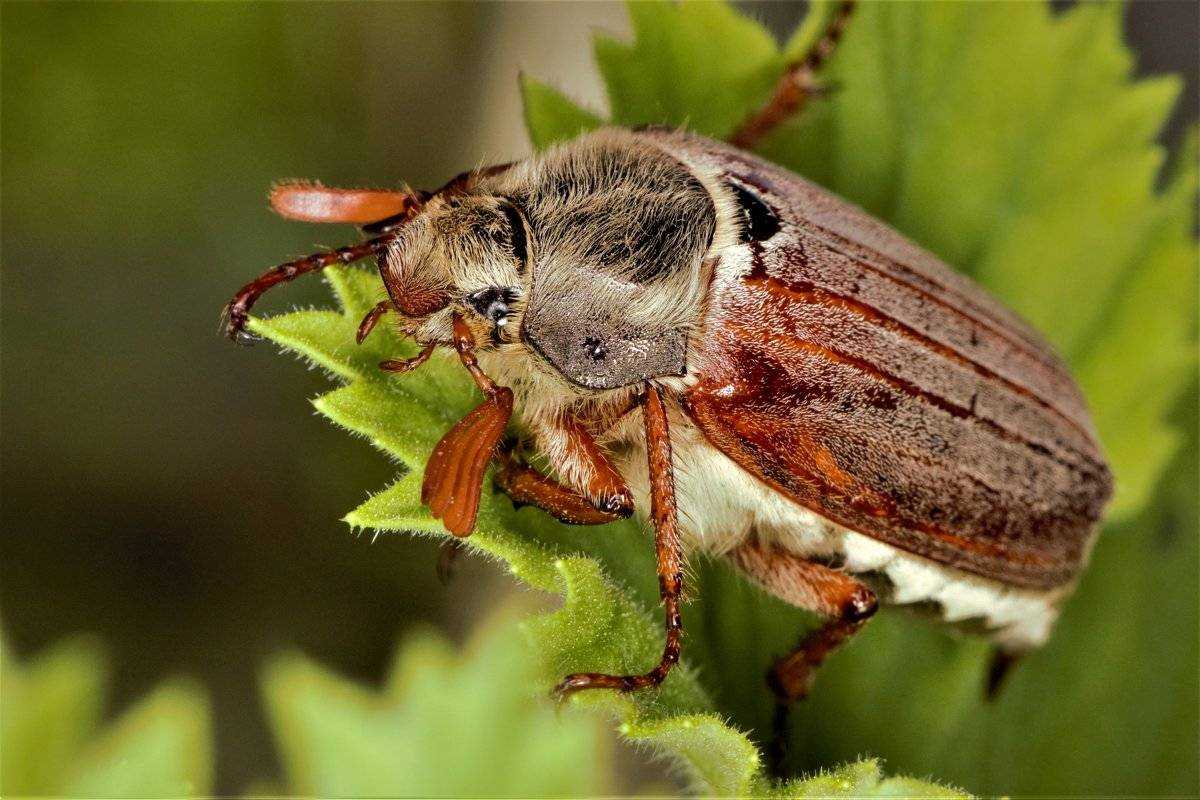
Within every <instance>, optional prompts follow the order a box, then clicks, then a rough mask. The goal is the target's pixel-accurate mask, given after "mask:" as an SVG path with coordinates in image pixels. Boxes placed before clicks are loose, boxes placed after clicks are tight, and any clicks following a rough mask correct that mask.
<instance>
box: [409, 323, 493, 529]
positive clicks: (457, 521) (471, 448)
mask: <svg viewBox="0 0 1200 800" xmlns="http://www.w3.org/2000/svg"><path fill="white" fill-rule="evenodd" d="M454 349H455V350H457V351H458V357H459V359H460V360H461V361H462V363H463V366H464V367H466V368H467V371H468V372H470V373H471V377H473V378H474V379H475V384H476V385H477V386H478V387H479V389H480V391H482V392H483V394H484V397H485V399H484V401H483V402H482V403H480V404H479V405H478V406H476V407H475V409H474V410H473V411H472V412H471V413H470V414H467V416H465V417H463V418H462V419H461V420H459V422H458V424H457V425H455V426H454V427H453V428H451V429H450V431H449V432H448V433H447V434H446V435H445V436H443V437H442V439H441V441H439V442H438V443H437V446H436V447H434V448H433V453H432V454H431V455H430V456H429V462H428V463H427V464H426V465H425V478H424V480H423V481H422V483H421V502H422V503H424V504H425V505H426V506H428V507H429V510H430V511H431V512H432V513H433V516H434V518H435V519H440V520H442V524H444V525H445V526H446V530H448V531H450V532H451V533H453V534H454V535H455V536H469V535H470V534H471V531H472V529H474V527H475V517H476V515H477V514H478V513H479V495H480V492H481V491H482V489H483V476H484V473H486V472H487V467H488V464H489V463H491V460H492V457H493V456H494V455H495V453H496V445H497V444H499V442H500V437H501V436H503V435H504V428H505V427H506V426H507V425H508V420H509V418H510V417H511V416H512V408H513V393H512V389H509V388H508V387H506V386H498V385H496V383H495V382H494V381H492V379H491V378H489V377H488V376H487V375H485V374H484V372H483V370H482V369H480V367H479V362H478V361H477V360H476V359H475V339H474V337H473V336H471V331H470V329H469V328H467V325H466V323H465V322H463V320H462V317H460V316H459V315H458V314H455V315H454ZM427 357H428V356H426V358H427ZM417 358H421V356H420V355H418V356H417Z"/></svg>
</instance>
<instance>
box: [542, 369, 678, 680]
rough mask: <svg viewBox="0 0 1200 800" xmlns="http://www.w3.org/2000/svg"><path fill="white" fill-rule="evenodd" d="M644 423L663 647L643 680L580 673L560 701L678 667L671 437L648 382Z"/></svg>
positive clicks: (659, 397) (658, 395)
mask: <svg viewBox="0 0 1200 800" xmlns="http://www.w3.org/2000/svg"><path fill="white" fill-rule="evenodd" d="M642 415H643V417H644V418H645V423H646V452H647V457H648V460H649V466H650V518H651V520H652V521H653V523H654V547H655V551H656V552H657V554H658V587H659V595H660V596H661V597H662V604H663V612H664V615H665V617H666V632H667V642H666V646H665V647H663V653H662V657H661V658H660V659H659V661H658V664H657V665H656V666H655V667H654V669H652V670H650V671H649V672H647V673H645V674H643V675H606V674H604V673H599V672H579V673H575V674H573V675H568V676H567V677H565V678H563V679H562V682H560V683H559V684H558V686H557V687H555V692H556V693H557V694H558V695H559V696H560V697H561V696H564V695H567V694H570V693H572V692H577V691H580V690H582V689H619V690H621V691H623V692H628V691H632V690H634V689H643V688H646V687H649V686H658V685H659V684H661V683H662V682H663V681H664V680H665V679H666V677H667V674H668V673H669V672H670V671H671V668H672V667H674V666H675V665H676V664H677V663H679V643H680V639H681V637H682V636H683V620H682V619H681V617H680V615H679V599H680V595H681V594H682V593H683V553H682V550H681V547H680V541H679V524H678V514H677V513H676V508H675V473H674V471H673V468H672V466H671V436H670V431H669V429H668V428H667V408H666V405H665V404H664V403H663V399H662V394H661V393H660V392H659V390H658V387H656V386H655V385H654V384H652V383H649V382H647V383H646V387H645V394H644V395H643V398H642Z"/></svg>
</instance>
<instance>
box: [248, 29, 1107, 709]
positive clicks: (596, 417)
mask: <svg viewBox="0 0 1200 800" xmlns="http://www.w3.org/2000/svg"><path fill="white" fill-rule="evenodd" d="M844 20H845V13H843V14H841V15H839V16H838V18H837V19H836V20H835V23H834V25H833V27H832V28H831V29H830V31H829V32H828V33H827V35H826V36H825V38H824V39H823V40H822V41H821V42H820V43H819V44H818V45H817V48H816V49H815V50H814V55H813V56H811V57H810V58H808V59H806V60H805V61H802V62H799V63H798V64H796V65H794V66H793V68H792V69H790V70H789V72H788V73H787V74H786V75H785V76H784V78H783V80H781V82H780V86H779V89H778V90H777V91H776V93H775V96H774V97H773V98H772V100H771V102H770V104H769V105H768V106H767V107H765V108H764V109H763V110H762V111H760V112H759V113H758V114H756V115H754V116H752V117H751V118H750V119H749V120H747V122H746V124H745V125H744V126H743V127H742V128H741V129H740V130H739V132H738V133H737V134H736V135H735V137H734V141H735V142H737V143H738V144H740V145H743V146H748V145H750V144H753V143H754V142H755V141H756V140H757V139H758V138H759V137H760V136H761V135H762V134H763V133H765V132H766V131H767V130H769V129H770V128H771V127H773V126H774V125H775V124H776V123H778V121H779V120H780V119H782V118H783V117H785V116H787V114H789V113H791V112H794V111H795V110H796V108H797V107H798V106H799V105H800V103H801V102H802V101H803V98H804V96H805V91H804V89H805V87H807V86H810V85H811V81H810V80H808V78H809V77H810V76H811V74H812V72H813V71H815V69H816V68H817V67H818V66H819V65H820V62H821V60H822V59H823V58H824V56H825V55H827V54H828V52H829V49H830V48H831V47H832V44H833V42H834V41H835V40H836V38H837V34H838V32H839V31H840V28H841V24H842V23H843V22H844ZM272 204H273V206H274V207H275V209H276V210H277V211H279V212H280V213H282V214H283V215H285V216H288V217H292V218H296V219H304V220H313V221H323V222H354V223H359V224H365V225H366V229H367V230H368V231H370V232H372V233H375V234H378V235H377V236H376V238H373V239H370V240H369V241H366V242H364V243H362V244H359V245H355V246H351V247H347V248H343V249H340V250H336V251H332V252H330V253H323V254H317V255H314V256H310V257H309V258H306V259H302V260H300V261H296V262H292V263H290V264H285V265H283V266H281V267H278V268H276V269H275V270H273V271H271V272H269V273H267V274H266V275H265V276H263V277H262V278H260V279H259V280H257V281H255V282H254V283H251V284H249V285H248V286H246V287H245V288H244V289H243V290H242V291H241V292H240V293H239V294H238V295H237V296H236V297H235V298H234V300H233V301H232V302H231V303H230V305H229V307H228V309H227V311H228V313H229V329H228V330H229V332H230V333H231V334H232V335H238V334H239V333H240V332H241V330H242V327H243V325H244V322H245V320H246V315H247V312H248V310H249V308H250V305H251V304H252V303H253V301H254V300H255V299H256V298H257V296H258V295H259V294H261V293H262V291H264V290H265V289H267V288H269V287H270V286H272V285H274V284H276V283H279V282H281V281H283V280H287V279H289V278H292V277H295V276H296V275H299V274H303V273H305V272H310V271H313V270H316V269H320V268H321V267H324V266H326V265H328V264H334V263H348V262H350V261H354V260H357V259H360V258H364V257H366V256H368V255H375V256H377V257H378V263H379V270H380V274H381V276H382V277H383V281H384V284H385V286H386V288H387V291H388V295H389V297H388V299H387V300H385V301H383V302H381V303H380V305H379V306H377V307H376V309H375V310H374V311H373V312H372V313H371V314H370V315H368V317H367V318H366V319H364V320H363V325H362V327H361V328H360V332H359V336H360V341H361V338H362V337H364V336H366V335H367V334H368V333H369V332H370V330H371V328H372V327H373V326H374V325H375V324H376V322H377V321H378V320H379V319H380V317H381V315H383V314H384V313H387V312H395V313H396V314H397V315H398V316H399V317H400V318H401V322H400V327H401V330H402V331H403V332H404V333H405V334H407V335H409V336H411V337H412V338H413V339H414V340H415V341H416V342H418V343H419V344H421V345H423V346H424V349H423V350H422V351H421V353H420V355H418V356H417V357H416V358H414V359H410V360H408V361H395V362H384V364H383V365H381V366H382V367H383V368H384V369H389V370H393V371H399V370H409V369H412V368H415V367H416V366H419V364H420V363H422V362H423V361H424V360H425V359H427V358H428V357H429V355H430V353H431V352H432V351H433V349H434V348H436V347H439V346H445V347H453V348H454V349H455V350H456V351H457V352H458V354H459V357H460V358H461V360H462V363H463V364H464V365H465V366H466V368H467V369H468V370H470V372H471V374H472V375H473V377H474V379H475V381H476V383H477V385H478V386H479V388H480V389H481V390H482V391H483V392H484V394H485V397H486V399H485V401H484V402H483V403H482V404H481V405H480V406H479V407H478V408H476V409H475V410H474V411H473V412H471V414H469V415H468V416H467V417H466V418H465V419H463V420H462V421H461V422H459V423H458V424H457V425H456V426H454V428H453V429H452V430H451V431H450V432H449V433H447V434H446V435H445V437H444V438H443V439H442V440H441V442H440V443H439V444H438V446H437V447H436V449H435V451H434V453H433V454H432V456H431V457H430V459H429V463H428V466H427V468H426V472H425V476H424V485H423V493H422V500H423V501H424V502H425V503H426V504H427V505H428V506H429V508H430V509H431V510H432V512H433V514H434V515H435V516H436V517H438V518H440V519H442V520H443V521H444V523H445V525H446V527H447V529H448V530H450V531H451V532H452V533H454V534H455V535H457V536H467V535H468V534H469V533H470V532H471V529H472V527H473V525H474V521H475V515H476V510H477V508H478V503H479V495H480V491H481V488H482V485H483V480H484V476H485V473H486V470H487V468H488V466H489V465H490V464H492V463H495V464H496V465H497V470H496V477H495V481H496V484H497V485H498V486H499V487H500V488H501V489H502V490H504V491H505V492H507V493H508V494H509V495H510V496H511V497H512V498H513V500H514V501H518V502H522V503H531V504H536V505H538V506H541V507H542V508H544V509H546V510H547V511H549V512H550V513H551V514H553V515H554V516H556V517H557V518H559V519H562V520H564V521H567V522H571V523H576V524H598V523H603V522H608V521H611V520H615V519H619V518H622V517H626V516H629V515H630V514H632V513H633V510H634V509H635V508H641V509H649V516H650V519H651V520H652V521H653V525H654V530H655V542H656V548H657V554H658V574H659V581H660V586H661V594H662V602H663V605H664V608H665V613H666V636H667V642H666V647H665V649H664V652H663V655H662V658H661V660H660V662H659V663H658V664H657V665H656V666H654V667H653V669H651V670H650V671H648V672H646V673H645V674H641V675H605V674H596V673H582V674H575V675H570V676H567V677H566V678H565V679H564V680H563V681H562V683H561V684H560V686H559V688H560V690H561V691H564V692H568V691H575V690H579V689H586V688H597V687H599V688H616V689H620V690H631V689H637V688H641V687H646V686H654V685H657V684H658V683H660V682H661V681H662V680H663V678H664V677H665V676H666V675H667V673H668V671H669V670H670V669H671V667H672V666H673V665H674V664H675V663H676V662H677V661H678V658H679V641H680V634H681V630H682V628H681V625H682V623H681V619H680V612H679V598H680V592H681V590H682V582H683V577H682V575H683V571H682V564H683V557H684V552H685V551H686V550H689V549H698V550H702V551H706V552H709V553H713V554H718V555H722V556H725V557H727V558H728V559H729V560H730V561H731V562H732V563H733V564H735V565H736V566H737V567H738V568H740V569H741V570H742V571H743V572H744V573H745V574H746V576H747V577H749V578H750V579H751V580H753V581H755V582H757V583H759V584H761V585H762V586H763V587H765V588H766V589H767V590H769V591H770V592H772V593H774V594H776V595H777V596H779V597H781V598H783V599H785V600H787V601H788V602H791V603H793V604H795V605H797V606H800V607H802V608H806V609H809V610H811V611H814V612H817V613H819V614H821V615H823V616H824V617H826V618H827V620H828V621H827V622H826V624H824V625H823V626H822V627H821V628H819V629H818V630H816V631H814V632H812V633H810V634H809V635H808V636H807V637H805V639H804V640H803V641H802V642H801V643H800V645H799V646H798V647H797V649H796V650H795V651H794V652H793V653H791V654H789V655H787V656H785V657H783V658H781V659H779V660H778V662H776V664H775V667H774V668H773V669H772V672H771V675H770V685H771V688H772V690H773V691H774V692H775V694H776V696H777V698H778V700H779V701H780V704H781V706H782V707H786V705H787V704H788V703H790V702H792V701H794V700H795V699H796V698H798V697H801V696H803V695H804V694H805V692H806V691H807V688H808V684H809V681H810V678H811V675H812V672H813V670H814V668H815V667H816V666H817V665H819V664H820V663H821V662H822V661H823V660H824V658H825V657H826V655H827V654H828V653H829V652H830V651H831V650H832V649H833V648H835V647H837V646H838V645H839V644H840V643H842V642H843V641H844V640H845V639H846V638H847V637H849V636H850V635H851V634H853V633H854V632H855V631H856V630H858V629H859V628H860V627H861V626H862V625H863V623H864V622H865V621H866V620H867V619H868V618H869V617H870V616H871V615H872V614H873V613H874V611H875V610H876V607H877V604H878V603H879V602H884V603H892V604H898V605H914V606H917V605H919V606H920V607H922V608H926V609H931V610H933V611H934V612H935V613H936V614H937V615H939V616H940V617H941V618H942V619H943V620H944V621H946V622H949V623H966V622H969V623H970V624H971V625H972V627H973V629H976V630H978V629H983V630H984V631H986V632H987V633H988V635H990V636H991V637H992V639H993V640H994V641H995V642H997V644H998V645H999V646H1000V648H1001V650H1002V652H1005V653H1008V654H1016V653H1020V652H1022V651H1024V650H1027V649H1030V648H1033V647H1036V646H1038V645H1040V644H1041V643H1042V642H1044V641H1045V639H1046V637H1047V636H1048V634H1049V631H1050V628H1051V626H1052V623H1053V621H1054V619H1055V617H1056V616H1057V613H1058V606H1059V604H1060V601H1061V600H1062V599H1063V598H1064V597H1065V596H1066V595H1067V594H1068V593H1069V592H1070V591H1071V589H1072V587H1073V585H1074V583H1075V581H1076V579H1077V577H1078V575H1079V573H1080V570H1081V569H1082V568H1083V566H1084V564H1085V562H1086V560H1087V556H1088V552H1089V549H1090V547H1091V544H1092V541H1093V538H1094V536H1093V534H1094V531H1095V529H1096V524H1097V522H1098V521H1099V520H1100V518H1101V514H1102V511H1103V509H1104V506H1105V503H1106V501H1107V499H1108V497H1109V495H1110V493H1111V477H1110V474H1109V470H1108V467H1107V464H1106V463H1105V458H1104V455H1103V453H1102V451H1101V449H1100V447H1099V445H1098V443H1097V440H1096V434H1095V431H1094V429H1093V427H1092V423H1091V421H1090V419H1089V416H1088V412H1087V409H1086V406H1085V404H1084V401H1083V398H1082V397H1081V395H1080V392H1079V390H1078V388H1077V387H1076V385H1075V383H1074V382H1073V380H1072V378H1071V376H1070V374H1069V373H1068V372H1067V370H1066V368H1065V367H1064V365H1063V364H1062V362H1061V361H1060V360H1059V359H1058V357H1057V356H1056V355H1055V354H1054V353H1053V352H1052V350H1051V349H1050V347H1049V346H1048V345H1047V344H1046V343H1045V342H1044V341H1043V340H1042V339H1041V338H1040V337H1039V336H1038V334H1037V333H1036V332H1034V331H1033V330H1031V329H1030V328H1029V327H1028V326H1027V325H1026V324H1025V323H1024V322H1022V321H1021V320H1020V319H1019V318H1018V317H1017V316H1016V315H1015V314H1013V313H1012V312H1011V311H1009V310H1007V309H1006V308H1004V307H1003V306H1002V305H1001V304H999V303H998V302H996V301H995V300H994V299H992V298H991V297H990V296H988V295H987V294H986V293H985V292H984V291H983V290H982V289H981V288H979V287H978V286H977V285H975V284H974V283H972V282H971V281H970V280H969V279H967V278H965V277H963V276H961V275H960V274H958V273H956V272H954V271H953V270H952V269H950V268H949V267H947V266H946V265H944V264H943V263H941V262H940V261H939V260H938V259H937V258H936V257H934V256H933V255H931V254H929V253H928V252H926V251H924V250H922V249H921V248H919V247H917V246H916V245H914V244H913V243H911V242H909V241H908V240H906V239H905V238H903V237H902V236H901V235H899V234H897V233H896V232H894V231H893V230H891V229H890V228H888V227H887V226H886V225H884V224H883V223H881V222H879V221H877V220H875V219H873V218H871V217H869V216H868V215H867V214H865V213H864V212H862V211H861V210H859V209H858V208H856V207H854V206H852V205H850V204H848V203H846V202H844V201H842V200H840V199H839V198H837V197H834V196H832V195H830V194H829V193H827V192H825V191H823V190H821V189H820V188H818V187H816V186H814V185H813V184H811V183H808V182H807V181H805V180H803V179H801V178H799V177H797V176H796V175H794V174H792V173H790V172H788V171H786V170H784V169H782V168H780V167H778V166H775V165H773V164H770V163H768V162H766V161H764V160H762V159H760V158H757V157H755V156H753V155H751V154H749V153H747V152H745V151H744V150H743V149H740V148H739V147H735V146H731V145H729V144H723V143H720V142H716V141H712V140H710V139H706V138H703V137H700V136H695V135H690V134H687V133H684V132H680V131H674V130H666V129H644V130H640V131H636V132H634V131H627V130H621V129H605V130H601V131H597V132H593V133H590V134H587V135H585V136H582V137H580V138H579V139H577V140H575V141H573V142H570V143H568V144H564V145H560V146H557V147H555V148H553V149H551V150H549V151H547V152H545V153H543V154H541V155H539V156H536V157H533V158H530V159H528V160H526V161H521V162H518V163H514V164H508V165H503V166H499V167H493V168H489V169H485V170H480V171H477V172H472V173H467V174H464V175H462V176H459V177H458V178H456V179H455V180H453V181H451V182H450V183H449V184H447V185H446V186H445V187H443V188H442V189H440V190H438V191H436V192H432V193H412V194H409V193H401V192H383V191H373V190H336V189H327V188H324V187H320V186H311V185H301V184H289V185H284V186H280V187H277V188H276V190H275V191H274V193H273V195H272ZM638 409H640V413H634V412H635V411H636V410H638ZM514 413H515V414H516V416H517V420H516V421H517V423H518V425H517V427H518V429H519V430H520V431H521V433H522V435H523V436H524V438H525V442H524V443H523V447H526V448H528V449H529V450H532V451H534V452H537V453H538V454H540V455H541V456H543V457H544V458H545V459H546V460H547V462H548V463H549V464H550V466H551V468H552V470H553V472H554V473H555V474H556V475H557V479H552V478H550V477H548V476H546V475H543V474H542V473H541V472H538V471H537V470H535V469H533V468H532V467H530V466H528V465H527V464H525V463H524V462H523V461H522V459H521V458H520V457H519V456H518V453H519V452H520V451H519V450H514V449H512V448H508V447H500V446H499V445H500V442H501V439H502V437H503V435H504V432H505V430H506V428H507V427H508V425H509V421H510V417H511V416H512V415H513V414H514ZM677 507H682V508H683V509H685V510H686V512H687V513H686V515H685V517H684V519H682V520H681V519H680V517H679V515H678V514H677V513H676V509H677Z"/></svg>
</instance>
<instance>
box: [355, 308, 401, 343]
mask: <svg viewBox="0 0 1200 800" xmlns="http://www.w3.org/2000/svg"><path fill="white" fill-rule="evenodd" d="M391 310H392V301H391V300H380V301H379V302H378V303H376V304H375V305H373V306H371V310H370V311H368V312H367V313H366V315H365V316H364V317H363V318H362V322H360V323H358V330H357V331H356V332H355V333H354V341H355V342H356V343H358V344H362V343H363V342H364V341H365V340H366V338H367V337H368V336H370V335H371V331H373V330H375V326H376V325H378V324H379V320H380V319H381V318H382V317H383V315H384V314H386V313H387V312H389V311H391Z"/></svg>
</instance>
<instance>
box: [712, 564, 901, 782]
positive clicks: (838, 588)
mask: <svg viewBox="0 0 1200 800" xmlns="http://www.w3.org/2000/svg"><path fill="white" fill-rule="evenodd" d="M729 558H730V560H732V561H733V563H734V564H736V565H737V566H738V567H739V568H740V569H741V570H742V571H743V572H745V573H746V575H747V576H748V577H750V578H751V579H752V580H753V581H754V582H755V583H757V584H759V585H760V586H762V587H763V588H764V589H766V590H767V591H769V592H771V594H774V595H775V596H777V597H779V598H780V599H783V600H786V601H787V602H789V603H791V604H792V605H795V606H798V607H800V608H803V609H806V610H808V611H812V612H814V613H817V614H820V615H821V616H823V617H825V619H826V621H825V623H824V624H823V625H821V627H819V628H816V629H814V630H812V631H810V632H809V633H807V634H806V635H805V636H804V638H803V639H801V640H800V643H799V644H798V645H797V646H796V647H795V649H793V650H792V651H791V652H789V653H787V654H786V655H784V656H781V657H780V658H778V659H776V661H775V663H774V664H773V665H772V666H771V668H770V670H768V672H767V685H768V686H769V687H770V689H771V692H772V693H773V694H774V695H775V704H776V705H775V730H774V737H773V739H772V742H771V748H770V753H769V755H770V757H771V765H772V767H773V769H774V770H775V771H776V773H779V772H780V771H781V769H782V765H783V760H784V756H785V755H786V745H787V739H788V713H789V709H790V708H791V706H792V703H794V702H796V701H797V700H800V699H802V698H804V697H805V696H806V695H807V694H808V690H809V687H810V686H811V684H812V679H813V676H814V675H815V673H816V670H817V668H818V667H819V666H821V664H822V663H823V662H824V661H825V659H826V658H827V657H828V656H829V655H830V654H831V653H832V652H833V651H834V650H836V649H837V648H838V647H840V646H841V645H842V644H844V643H845V642H846V640H848V639H849V638H850V637H851V636H853V635H854V634H855V633H857V632H858V630H859V629H860V628H861V627H862V626H863V625H865V624H866V622H867V620H868V619H870V618H871V615H873V614H874V613H875V610H876V609H877V608H878V605H879V603H878V600H877V599H876V597H875V593H874V592H872V591H871V590H870V588H868V587H867V586H866V585H865V584H864V583H862V582H861V581H859V580H856V579H855V578H853V577H851V576H849V575H847V574H846V573H844V572H839V571H837V570H835V569H832V568H831V567H827V566H825V565H823V564H817V563H815V562H812V561H806V560H805V559H803V558H801V557H800V556H797V555H794V554H792V553H789V552H787V551H786V550H781V549H778V548H773V547H770V546H767V545H762V544H759V543H757V542H749V543H747V544H744V545H742V546H740V547H738V548H737V549H735V550H733V551H732V552H731V553H730V554H729Z"/></svg>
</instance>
